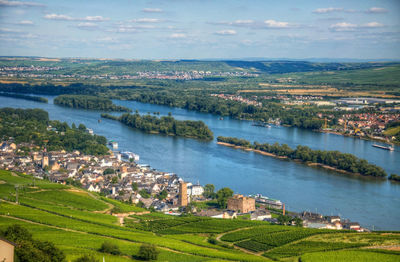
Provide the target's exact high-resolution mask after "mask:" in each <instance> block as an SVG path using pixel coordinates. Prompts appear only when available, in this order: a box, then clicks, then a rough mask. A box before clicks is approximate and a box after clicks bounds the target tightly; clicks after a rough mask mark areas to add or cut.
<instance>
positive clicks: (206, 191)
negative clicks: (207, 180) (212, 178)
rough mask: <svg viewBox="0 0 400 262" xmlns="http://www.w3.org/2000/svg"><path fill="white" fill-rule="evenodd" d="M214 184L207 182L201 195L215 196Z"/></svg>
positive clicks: (206, 196)
mask: <svg viewBox="0 0 400 262" xmlns="http://www.w3.org/2000/svg"><path fill="white" fill-rule="evenodd" d="M214 190H215V186H214V185H213V184H207V185H205V186H204V193H203V196H204V197H205V198H215V193H214Z"/></svg>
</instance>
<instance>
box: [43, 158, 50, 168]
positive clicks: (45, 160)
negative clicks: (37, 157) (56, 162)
mask: <svg viewBox="0 0 400 262" xmlns="http://www.w3.org/2000/svg"><path fill="white" fill-rule="evenodd" d="M46 166H49V156H48V155H43V157H42V168H45V167H46Z"/></svg>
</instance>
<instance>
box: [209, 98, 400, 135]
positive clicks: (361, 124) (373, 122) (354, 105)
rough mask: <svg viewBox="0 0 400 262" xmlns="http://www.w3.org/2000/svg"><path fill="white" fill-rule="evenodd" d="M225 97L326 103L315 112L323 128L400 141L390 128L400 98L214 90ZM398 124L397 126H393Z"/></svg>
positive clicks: (254, 102)
mask: <svg viewBox="0 0 400 262" xmlns="http://www.w3.org/2000/svg"><path fill="white" fill-rule="evenodd" d="M211 96H213V97H218V98H220V99H223V100H230V101H236V102H240V103H243V104H246V105H251V106H255V107H259V108H261V107H262V106H263V101H276V102H279V103H281V104H282V106H315V107H326V108H325V109H324V110H321V112H320V113H318V114H316V117H318V118H319V119H320V120H321V121H323V122H324V124H323V125H322V127H321V131H323V132H330V133H335V134H340V135H349V136H355V137H360V138H367V139H373V140H378V141H382V142H389V143H391V142H397V143H398V142H400V140H399V138H397V137H396V136H397V132H396V131H397V129H396V130H393V131H394V132H390V131H388V125H389V124H390V123H396V122H398V121H400V113H399V112H400V100H396V99H379V98H341V99H336V100H332V99H327V98H324V97H322V96H315V95H282V94H276V95H268V96H257V95H251V96H249V97H246V96H242V95H236V94H235V95H232V94H211ZM280 122H281V121H280V119H270V120H268V123H270V124H276V125H279V124H280ZM394 127H396V126H394Z"/></svg>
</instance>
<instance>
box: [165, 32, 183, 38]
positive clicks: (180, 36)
mask: <svg viewBox="0 0 400 262" xmlns="http://www.w3.org/2000/svg"><path fill="white" fill-rule="evenodd" d="M169 38H172V39H182V38H186V35H185V34H183V33H173V34H171V35H170V36H169Z"/></svg>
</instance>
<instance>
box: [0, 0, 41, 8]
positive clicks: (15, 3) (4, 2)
mask: <svg viewBox="0 0 400 262" xmlns="http://www.w3.org/2000/svg"><path fill="white" fill-rule="evenodd" d="M0 6H20V7H43V6H45V5H44V4H41V3H36V2H20V1H7V0H0Z"/></svg>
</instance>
